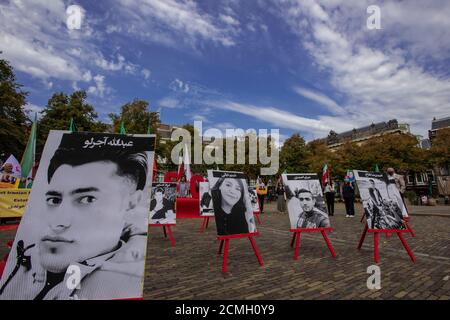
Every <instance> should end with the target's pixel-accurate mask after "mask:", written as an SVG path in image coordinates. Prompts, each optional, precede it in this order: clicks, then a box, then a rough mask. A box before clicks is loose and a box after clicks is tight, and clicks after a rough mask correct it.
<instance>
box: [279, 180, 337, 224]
mask: <svg viewBox="0 0 450 320" xmlns="http://www.w3.org/2000/svg"><path fill="white" fill-rule="evenodd" d="M282 179H283V184H284V188H285V193H286V199H287V208H288V213H289V221H290V225H291V229H300V228H306V229H316V228H329V227H331V223H330V219H329V217H328V212H327V207H326V205H325V201H324V198H323V194H322V188H321V185H320V181H319V176H318V175H317V174H315V173H292V174H291V173H289V174H282Z"/></svg>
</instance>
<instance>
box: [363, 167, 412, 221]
mask: <svg viewBox="0 0 450 320" xmlns="http://www.w3.org/2000/svg"><path fill="white" fill-rule="evenodd" d="M354 176H355V179H356V183H357V184H358V189H359V194H360V196H361V201H362V203H363V207H364V214H365V215H366V219H367V224H368V225H369V228H370V229H404V228H405V225H404V223H403V217H407V216H408V213H407V211H406V208H405V205H404V204H403V200H402V198H401V196H400V192H399V191H398V189H397V187H396V186H395V181H389V179H387V176H386V175H385V174H383V173H381V172H367V171H358V170H354Z"/></svg>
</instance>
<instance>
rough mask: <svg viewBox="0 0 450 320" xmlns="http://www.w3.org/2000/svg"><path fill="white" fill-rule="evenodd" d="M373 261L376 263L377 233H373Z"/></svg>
mask: <svg viewBox="0 0 450 320" xmlns="http://www.w3.org/2000/svg"><path fill="white" fill-rule="evenodd" d="M373 259H374V260H375V263H378V232H374V233H373Z"/></svg>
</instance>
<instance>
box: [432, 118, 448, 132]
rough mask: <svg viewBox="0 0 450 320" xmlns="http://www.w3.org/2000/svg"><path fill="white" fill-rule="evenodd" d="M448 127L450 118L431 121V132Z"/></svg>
mask: <svg viewBox="0 0 450 320" xmlns="http://www.w3.org/2000/svg"><path fill="white" fill-rule="evenodd" d="M447 127H450V117H446V118H441V119H436V118H435V119H433V121H431V130H437V129H442V128H447Z"/></svg>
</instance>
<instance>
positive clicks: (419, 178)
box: [416, 173, 423, 184]
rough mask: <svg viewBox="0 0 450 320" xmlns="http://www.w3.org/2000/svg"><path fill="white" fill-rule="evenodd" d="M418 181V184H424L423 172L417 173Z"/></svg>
mask: <svg viewBox="0 0 450 320" xmlns="http://www.w3.org/2000/svg"><path fill="white" fill-rule="evenodd" d="M416 182H417V184H423V176H422V173H416Z"/></svg>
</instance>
